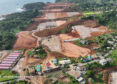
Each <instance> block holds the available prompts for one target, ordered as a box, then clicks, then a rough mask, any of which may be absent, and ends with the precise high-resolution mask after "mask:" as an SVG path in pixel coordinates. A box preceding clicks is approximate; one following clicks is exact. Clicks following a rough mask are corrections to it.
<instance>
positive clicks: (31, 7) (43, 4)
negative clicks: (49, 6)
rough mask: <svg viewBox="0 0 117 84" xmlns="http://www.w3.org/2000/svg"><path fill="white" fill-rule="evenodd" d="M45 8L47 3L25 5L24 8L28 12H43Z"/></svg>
mask: <svg viewBox="0 0 117 84" xmlns="http://www.w3.org/2000/svg"><path fill="white" fill-rule="evenodd" d="M44 6H45V3H43V2H37V3H30V4H26V5H24V7H23V8H25V9H27V10H32V9H38V10H42V9H43V8H44Z"/></svg>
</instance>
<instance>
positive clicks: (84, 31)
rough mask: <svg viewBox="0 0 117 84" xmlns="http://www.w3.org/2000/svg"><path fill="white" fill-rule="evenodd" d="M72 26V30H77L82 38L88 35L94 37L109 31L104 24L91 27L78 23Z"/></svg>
mask: <svg viewBox="0 0 117 84" xmlns="http://www.w3.org/2000/svg"><path fill="white" fill-rule="evenodd" d="M72 28H73V30H75V31H77V33H78V34H79V35H80V37H81V38H83V39H86V38H89V37H96V36H99V35H102V34H104V33H107V32H109V31H110V30H108V28H107V27H105V26H99V27H96V28H92V27H86V26H84V25H78V26H74V27H72Z"/></svg>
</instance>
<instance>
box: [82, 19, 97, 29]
mask: <svg viewBox="0 0 117 84" xmlns="http://www.w3.org/2000/svg"><path fill="white" fill-rule="evenodd" d="M81 24H82V25H84V26H86V27H92V28H95V27H97V26H99V24H98V22H97V21H96V20H83V21H82V22H81Z"/></svg>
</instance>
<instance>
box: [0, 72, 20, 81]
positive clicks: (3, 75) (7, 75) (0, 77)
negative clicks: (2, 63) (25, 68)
mask: <svg viewBox="0 0 117 84" xmlns="http://www.w3.org/2000/svg"><path fill="white" fill-rule="evenodd" d="M15 76H19V74H18V73H15V74H14V73H12V71H11V70H0V82H3V81H9V80H14V79H16V77H15Z"/></svg>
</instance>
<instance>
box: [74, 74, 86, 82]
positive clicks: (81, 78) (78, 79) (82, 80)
mask: <svg viewBox="0 0 117 84" xmlns="http://www.w3.org/2000/svg"><path fill="white" fill-rule="evenodd" d="M76 80H77V81H78V82H80V84H85V82H86V81H85V80H84V78H83V77H82V76H79V77H77V78H76Z"/></svg>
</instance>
